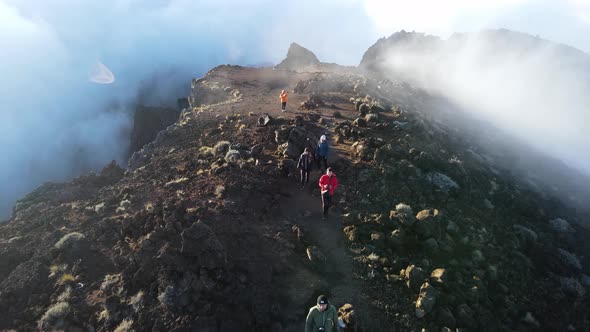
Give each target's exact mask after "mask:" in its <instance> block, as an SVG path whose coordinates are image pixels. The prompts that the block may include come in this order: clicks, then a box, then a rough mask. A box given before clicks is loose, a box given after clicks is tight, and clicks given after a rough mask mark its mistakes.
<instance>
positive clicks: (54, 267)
mask: <svg viewBox="0 0 590 332" xmlns="http://www.w3.org/2000/svg"><path fill="white" fill-rule="evenodd" d="M288 62H289V61H288ZM295 69H297V68H295ZM318 70H321V71H318ZM282 89H285V90H288V91H290V96H289V101H288V104H287V112H286V113H281V112H280V108H279V107H280V103H279V98H278V95H279V93H280V91H281V90H282ZM189 103H190V106H191V107H190V108H187V109H185V110H183V112H182V113H181V115H180V117H179V119H178V121H176V123H175V124H173V125H172V126H169V127H168V128H166V129H165V130H163V131H161V132H160V133H159V134H158V135H157V137H156V139H155V140H154V141H153V142H151V143H149V144H147V145H145V146H144V147H143V148H142V149H141V150H139V151H136V152H135V153H134V154H133V156H132V157H131V158H130V160H129V165H128V167H127V168H126V169H122V168H120V167H119V166H117V165H115V164H111V165H108V166H107V167H105V169H104V170H103V171H102V172H101V173H100V174H89V175H87V176H83V177H80V178H78V179H75V180H73V181H72V182H70V183H63V184H46V185H44V186H41V187H40V188H38V189H37V190H35V191H33V192H32V193H30V194H29V195H27V196H25V197H24V198H23V199H22V200H20V201H19V202H18V203H17V205H16V207H15V211H14V214H13V216H12V218H11V219H10V220H9V222H8V223H7V224H4V225H1V226H0V239H1V240H0V264H1V268H0V273H2V274H1V275H0V277H2V278H1V280H2V283H1V284H0V328H1V329H9V328H19V329H34V328H38V329H42V330H50V329H63V330H76V329H93V330H96V331H110V330H115V329H117V328H119V330H125V329H126V328H133V329H135V330H142V331H143V330H150V329H151V330H156V331H159V330H177V331H178V330H199V331H200V330H207V331H237V330H239V331H269V330H273V331H276V330H281V331H300V330H301V328H302V326H303V322H304V320H305V315H306V311H307V309H308V308H309V307H311V306H312V305H314V304H315V299H316V298H317V296H318V295H319V294H322V293H324V294H328V295H329V296H330V298H331V301H332V303H333V304H335V305H336V306H337V307H338V308H341V309H342V310H341V312H342V313H343V317H344V320H345V321H346V322H347V323H348V324H349V326H352V325H354V324H356V325H357V327H360V328H361V329H362V330H366V331H386V330H387V331H390V330H404V331H405V330H418V329H421V328H426V329H429V330H441V329H442V328H444V327H446V328H450V329H455V328H467V329H472V330H490V331H492V330H507V331H509V330H518V331H522V330H534V329H544V330H566V329H568V328H570V326H571V327H572V328H574V329H579V330H584V328H587V327H588V317H587V313H588V312H590V310H589V301H588V295H587V294H588V292H587V288H588V287H589V285H588V282H589V278H588V273H589V272H590V271H588V266H590V265H589V263H590V262H589V261H588V256H587V255H586V253H587V252H588V250H589V248H588V244H587V243H585V242H586V241H585V239H587V238H588V231H587V230H585V229H584V228H582V227H581V226H580V225H579V223H580V222H581V221H583V220H584V218H587V217H588V216H587V215H584V214H581V212H580V211H575V210H572V209H570V208H568V207H567V206H565V205H563V204H562V203H561V202H560V201H559V200H558V199H556V198H555V196H554V195H553V194H552V193H550V192H549V193H548V192H545V191H543V190H540V189H538V188H537V189H536V188H534V187H533V186H532V185H531V184H530V183H528V181H525V180H523V179H521V178H519V177H518V176H515V175H514V174H513V173H512V172H511V169H510V168H509V167H506V166H505V165H503V164H501V163H496V162H494V158H493V157H492V156H493V152H494V150H492V149H491V148H490V146H488V145H486V144H485V143H486V142H485V141H481V142H480V141H479V140H476V139H475V137H477V135H476V134H477V133H478V132H482V131H490V132H493V130H494V128H493V127H492V128H491V127H490V126H489V125H487V124H486V123H483V122H479V121H478V120H476V119H472V118H469V117H466V116H465V115H464V113H463V112H462V111H463V110H462V109H461V108H459V107H457V106H456V105H455V104H453V103H452V102H450V101H449V100H447V99H445V98H442V97H440V96H436V95H432V94H430V93H428V92H426V91H424V90H421V89H418V88H416V87H414V86H412V85H411V84H409V83H407V82H398V81H391V80H385V79H382V78H378V77H374V76H372V75H371V74H360V73H359V72H358V71H357V70H356V69H350V68H346V67H339V66H337V65H331V66H325V67H321V68H320V69H317V68H316V69H315V71H310V70H309V68H305V70H301V71H298V70H289V71H287V70H281V69H277V68H246V67H239V66H220V67H216V68H214V69H212V70H211V71H210V72H208V73H207V74H206V75H205V76H204V77H203V78H200V79H195V80H193V82H192V87H191V95H190V96H189ZM443 115H444V116H443ZM452 120H460V121H452ZM267 121H268V123H267ZM463 121H464V122H468V123H470V124H471V128H472V130H473V135H474V136H473V137H471V136H469V135H468V134H467V135H466V134H465V133H463V132H462V128H463V126H462V124H461V122H463ZM322 134H326V135H327V136H328V140H329V142H330V145H331V148H332V151H331V154H330V156H329V162H330V165H331V166H332V167H333V168H334V171H335V173H336V174H337V176H338V179H339V183H340V186H339V188H338V189H337V191H336V195H335V197H334V200H333V201H334V203H335V204H334V205H335V206H334V207H333V208H332V210H331V217H330V218H329V219H328V220H327V221H324V222H323V221H321V219H320V213H321V212H320V210H321V203H320V197H319V190H318V189H317V188H316V183H317V180H318V178H319V176H320V175H321V173H320V172H319V171H318V170H317V169H314V171H313V173H312V179H311V181H310V186H309V187H308V188H306V189H305V190H299V188H298V176H299V175H298V170H297V169H296V158H297V157H298V155H299V154H300V153H301V151H302V150H303V148H304V147H306V146H310V147H312V148H313V147H315V144H316V142H317V140H318V138H319V136H320V135H322ZM492 147H495V148H497V145H492ZM322 256H323V257H324V258H322ZM324 259H325V260H324ZM346 304H352V306H353V308H354V314H353V315H351V314H350V306H345V305H346Z"/></svg>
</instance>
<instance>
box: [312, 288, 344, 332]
mask: <svg viewBox="0 0 590 332" xmlns="http://www.w3.org/2000/svg"><path fill="white" fill-rule="evenodd" d="M315 331H325V332H336V331H340V325H339V324H338V313H337V311H336V307H334V306H333V305H331V304H330V303H329V302H328V298H327V297H326V296H325V295H320V296H318V301H317V305H315V306H313V307H311V308H310V309H309V313H308V314H307V318H306V319H305V332H315Z"/></svg>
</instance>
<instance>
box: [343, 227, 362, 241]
mask: <svg viewBox="0 0 590 332" xmlns="http://www.w3.org/2000/svg"><path fill="white" fill-rule="evenodd" d="M344 234H346V238H347V239H348V241H350V242H357V241H358V240H359V230H358V229H357V228H356V226H346V227H344Z"/></svg>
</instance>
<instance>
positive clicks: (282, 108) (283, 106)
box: [279, 90, 287, 112]
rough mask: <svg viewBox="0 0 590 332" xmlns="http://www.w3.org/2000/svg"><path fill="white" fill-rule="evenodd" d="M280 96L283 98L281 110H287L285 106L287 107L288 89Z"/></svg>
mask: <svg viewBox="0 0 590 332" xmlns="http://www.w3.org/2000/svg"><path fill="white" fill-rule="evenodd" d="M279 97H280V98H281V112H285V107H287V91H285V90H282V91H281V94H280V95H279Z"/></svg>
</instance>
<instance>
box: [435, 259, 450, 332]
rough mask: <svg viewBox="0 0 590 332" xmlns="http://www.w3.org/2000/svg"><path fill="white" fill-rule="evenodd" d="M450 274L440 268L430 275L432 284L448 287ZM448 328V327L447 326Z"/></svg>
mask: <svg viewBox="0 0 590 332" xmlns="http://www.w3.org/2000/svg"><path fill="white" fill-rule="evenodd" d="M448 279H449V274H448V273H447V269H444V268H438V269H435V270H434V271H432V273H430V282H431V283H432V284H434V285H437V286H443V287H444V286H447V285H448ZM447 326H448V325H447Z"/></svg>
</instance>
